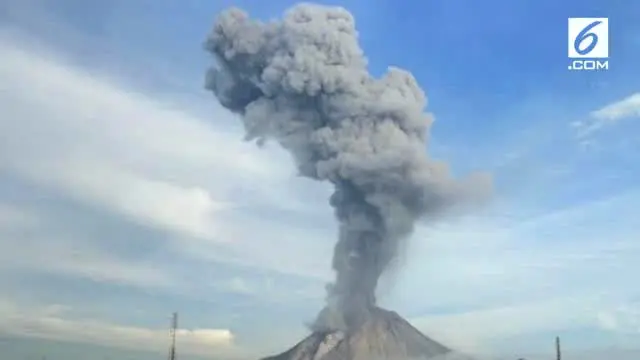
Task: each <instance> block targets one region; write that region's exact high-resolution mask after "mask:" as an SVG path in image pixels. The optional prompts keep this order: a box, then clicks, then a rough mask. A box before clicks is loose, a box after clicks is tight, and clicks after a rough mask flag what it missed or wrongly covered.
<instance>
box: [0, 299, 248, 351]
mask: <svg viewBox="0 0 640 360" xmlns="http://www.w3.org/2000/svg"><path fill="white" fill-rule="evenodd" d="M168 323H169V322H168V321H167V324H168ZM0 333H3V334H5V335H7V334H8V335H15V336H26V337H35V338H42V339H51V340H59V341H65V342H86V343H91V344H97V345H105V346H109V347H120V348H125V349H145V350H147V351H153V352H163V353H164V352H166V351H167V340H168V331H167V329H166V328H149V327H142V326H131V325H120V324H114V323H109V322H105V321H101V320H96V319H86V318H77V317H74V314H73V310H72V309H70V308H68V307H66V306H62V305H58V304H53V305H44V306H25V305H20V304H16V303H14V302H12V301H9V300H6V299H2V300H0ZM176 338H177V341H179V342H180V351H181V352H183V353H186V354H196V355H206V356H212V355H215V356H227V357H233V356H238V355H240V354H241V353H240V352H239V350H238V349H237V347H236V346H235V345H234V334H233V333H232V332H231V331H230V330H228V329H186V328H178V330H177V331H176Z"/></svg>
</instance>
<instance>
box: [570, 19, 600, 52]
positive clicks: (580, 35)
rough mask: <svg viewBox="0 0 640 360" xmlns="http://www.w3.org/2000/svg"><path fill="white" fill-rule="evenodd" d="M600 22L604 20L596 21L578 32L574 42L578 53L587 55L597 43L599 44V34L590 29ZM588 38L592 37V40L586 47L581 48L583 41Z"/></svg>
mask: <svg viewBox="0 0 640 360" xmlns="http://www.w3.org/2000/svg"><path fill="white" fill-rule="evenodd" d="M600 24H602V21H594V22H592V23H591V24H589V25H587V26H586V27H585V28H584V29H582V31H580V32H579V33H578V36H576V39H575V40H574V42H573V48H574V49H575V50H576V52H577V53H578V54H580V55H586V54H588V53H590V52H591V50H593V48H595V47H596V45H597V44H598V35H596V34H595V33H593V32H590V31H591V29H593V28H594V27H596V26H598V25H600ZM587 39H591V42H590V43H589V45H587V46H586V47H585V48H584V49H581V48H580V45H582V43H583V42H584V41H585V40H587Z"/></svg>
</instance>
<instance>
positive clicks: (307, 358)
mask: <svg viewBox="0 0 640 360" xmlns="http://www.w3.org/2000/svg"><path fill="white" fill-rule="evenodd" d="M453 355H454V353H453V352H452V351H451V349H449V348H447V347H446V346H444V345H442V344H440V343H438V342H436V341H434V340H432V339H430V338H429V337H427V336H425V335H423V334H422V333H421V332H420V331H418V329H416V328H415V327H413V326H412V325H411V324H409V322H408V321H406V320H405V319H403V318H402V317H400V316H399V315H398V314H397V313H395V312H393V311H389V310H385V309H382V308H379V307H375V308H373V309H372V310H371V312H370V314H369V316H368V317H367V319H366V320H365V321H364V322H363V323H362V324H361V325H360V326H359V327H357V328H355V329H352V330H350V331H348V332H342V331H315V332H313V333H312V334H311V335H309V336H308V337H307V338H305V339H304V340H302V341H301V342H299V343H298V344H297V345H295V346H294V347H293V348H291V349H289V350H287V351H285V352H284V353H282V354H278V355H274V356H270V357H266V358H263V359H262V360H409V359H411V360H422V359H424V360H426V359H453V358H455V359H463V358H462V357H460V356H459V355H455V357H452V356H453Z"/></svg>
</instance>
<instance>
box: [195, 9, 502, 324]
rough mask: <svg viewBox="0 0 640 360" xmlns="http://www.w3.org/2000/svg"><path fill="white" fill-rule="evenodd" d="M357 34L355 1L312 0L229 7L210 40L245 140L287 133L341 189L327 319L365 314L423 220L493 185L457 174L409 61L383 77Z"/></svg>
mask: <svg viewBox="0 0 640 360" xmlns="http://www.w3.org/2000/svg"><path fill="white" fill-rule="evenodd" d="M357 38H358V36H357V32H356V29H355V23H354V19H353V17H352V16H351V14H350V13H349V12H348V11H347V10H345V9H343V8H339V7H324V6H319V5H311V4H304V5H297V6H294V7H293V8H291V9H290V10H288V11H287V12H286V14H285V16H284V18H283V19H282V20H280V21H275V22H268V23H265V22H260V21H257V20H254V19H251V18H249V16H248V15H247V14H246V13H245V12H243V11H242V10H240V9H236V8H232V9H229V10H227V11H225V12H223V13H222V14H221V15H219V17H218V18H217V19H216V21H215V24H214V27H213V30H212V31H211V33H210V35H209V37H208V38H207V41H206V44H205V47H206V50H207V51H209V52H210V53H211V54H213V55H214V57H215V60H216V64H215V65H214V66H213V67H212V68H211V69H210V70H209V72H208V73H207V79H206V81H207V82H206V87H207V88H208V89H209V90H211V91H213V93H214V94H215V96H216V97H217V99H218V101H219V102H220V103H221V104H222V105H223V106H224V107H226V108H227V109H229V110H231V111H233V112H235V113H237V114H239V115H240V118H241V119H242V122H243V124H244V127H245V129H246V140H248V141H256V142H257V143H258V144H262V143H264V142H265V141H267V140H271V139H272V140H275V141H277V142H278V143H279V144H280V145H281V146H282V147H284V148H285V149H287V150H288V151H289V152H290V153H291V155H292V156H293V159H294V161H295V164H296V166H297V168H298V171H299V173H300V174H301V175H302V176H306V177H309V178H313V179H317V180H321V181H328V182H330V183H332V184H333V186H334V187H335V192H334V193H333V195H332V196H331V199H330V204H331V206H333V208H334V209H335V214H336V217H337V219H338V221H339V238H338V242H337V244H336V246H335V252H334V258H333V268H334V270H335V271H336V280H335V282H334V283H333V284H331V285H330V286H328V292H329V294H328V303H329V305H328V306H327V307H326V308H325V310H323V312H322V313H321V314H320V316H319V317H318V319H317V321H316V324H315V325H316V327H317V328H318V329H322V328H325V329H338V328H340V329H342V328H345V327H347V328H349V327H350V326H352V325H357V324H359V323H361V321H362V319H363V317H366V316H367V314H368V312H369V311H370V310H371V309H372V308H373V307H374V305H375V297H374V294H375V288H376V284H377V281H378V278H379V277H380V275H381V274H382V273H383V271H384V270H385V268H386V267H387V265H388V264H389V263H390V261H391V260H392V259H393V258H394V257H395V256H396V253H397V251H398V244H399V242H400V241H402V240H404V239H406V238H407V237H408V235H410V234H411V232H412V231H413V227H414V223H415V222H416V220H418V219H419V218H420V217H422V216H435V215H437V214H439V213H441V212H442V211H445V210H447V209H449V208H451V207H452V206H453V205H459V204H462V203H467V202H469V201H472V202H474V201H477V200H482V199H483V198H485V197H486V196H487V195H488V194H489V193H490V188H491V181H490V179H489V177H488V176H484V175H479V176H475V177H471V178H469V179H467V180H465V181H455V180H454V179H453V178H452V177H451V175H450V174H449V172H448V167H447V166H446V164H443V163H440V162H437V161H434V160H432V159H430V158H429V157H428V155H427V153H426V147H427V140H428V131H429V128H430V126H431V124H432V121H433V118H432V116H431V115H430V114H428V113H425V112H424V111H425V107H426V102H427V101H426V97H425V94H424V92H423V91H422V90H421V89H420V87H419V86H418V84H417V83H416V80H415V79H414V77H413V76H412V75H411V73H409V72H407V71H404V70H401V69H398V68H390V69H389V70H388V72H387V73H386V74H385V75H384V76H382V77H381V78H378V79H376V78H373V77H372V76H371V75H370V74H369V72H368V71H367V60H366V58H365V57H364V54H363V52H362V49H361V48H360V46H359V45H358V39H357Z"/></svg>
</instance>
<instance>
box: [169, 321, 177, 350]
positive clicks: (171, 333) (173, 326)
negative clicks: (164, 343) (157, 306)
mask: <svg viewBox="0 0 640 360" xmlns="http://www.w3.org/2000/svg"><path fill="white" fill-rule="evenodd" d="M177 328H178V313H177V312H174V313H173V317H172V319H171V328H170V329H169V336H170V337H171V347H170V348H169V360H176V329H177Z"/></svg>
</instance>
